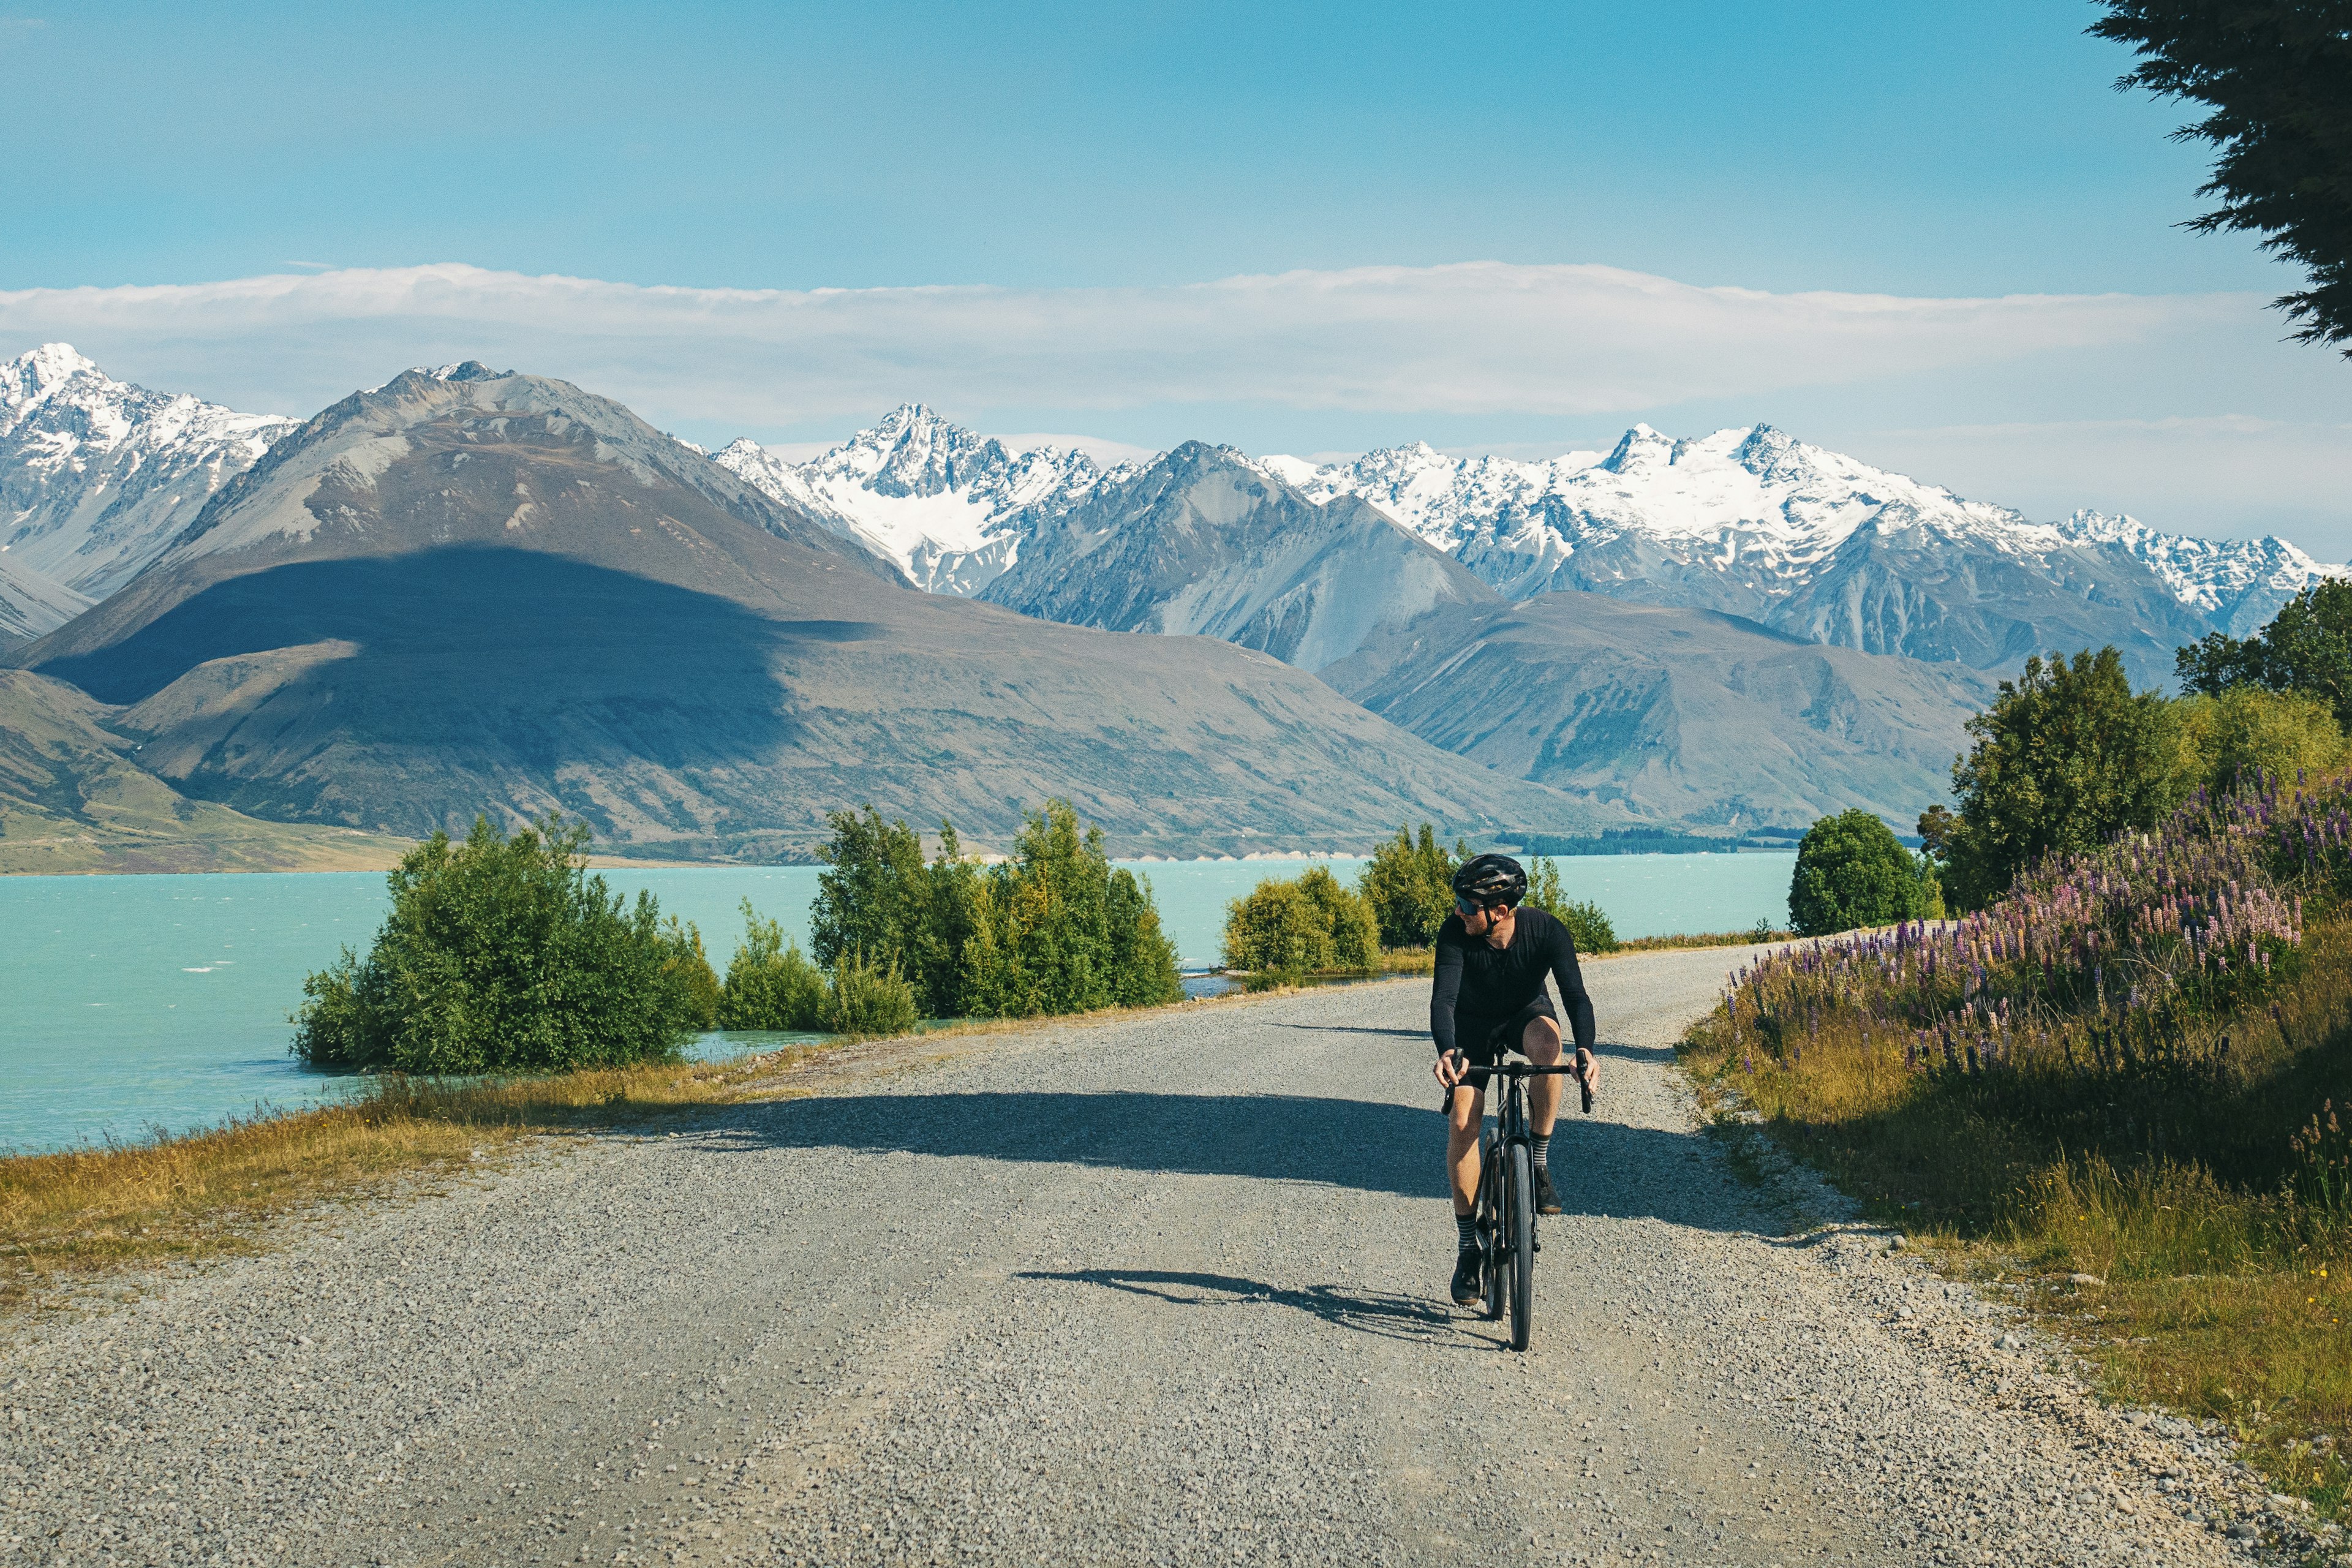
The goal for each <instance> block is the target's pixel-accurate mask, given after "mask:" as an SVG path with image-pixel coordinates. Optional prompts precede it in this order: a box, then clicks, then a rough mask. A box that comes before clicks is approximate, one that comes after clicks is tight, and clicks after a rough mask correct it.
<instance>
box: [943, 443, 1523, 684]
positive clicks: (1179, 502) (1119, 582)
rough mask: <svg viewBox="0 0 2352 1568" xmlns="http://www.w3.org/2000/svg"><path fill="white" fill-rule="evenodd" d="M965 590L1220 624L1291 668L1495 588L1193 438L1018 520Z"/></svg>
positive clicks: (1488, 598) (1196, 625)
mask: <svg viewBox="0 0 2352 1568" xmlns="http://www.w3.org/2000/svg"><path fill="white" fill-rule="evenodd" d="M981 596H982V598H985V599H987V600H989V601H991V602H992V603H994V604H1000V605H1007V606H1009V607H1010V608H1013V609H1016V610H1019V611H1021V612H1022V613H1023V614H1024V615H1031V616H1040V617H1043V618H1044V619H1046V620H1054V621H1063V622H1067V623H1069V624H1070V625H1073V626H1103V627H1106V628H1108V629H1109V630H1112V631H1139V632H1160V633H1164V634H1171V635H1190V634H1198V635H1200V636H1203V637H1222V638H1223V639H1224V640H1225V641H1227V642H1232V643H1239V644H1240V645H1241V646H1242V647H1252V648H1256V649H1258V650H1259V651H1261V652H1264V653H1270V654H1272V655H1274V657H1275V658H1279V659H1281V660H1283V661H1284V662H1285V663H1287V664H1295V665H1297V666H1298V667H1299V668H1303V669H1320V668H1323V667H1324V666H1325V665H1328V664H1330V663H1333V662H1334V661H1336V660H1338V659H1341V658H1346V657H1347V656H1348V655H1349V654H1351V653H1353V652H1355V651H1356V649H1357V648H1359V647H1362V646H1363V644H1364V642H1365V641H1366V640H1367V639H1368V638H1370V637H1375V636H1377V635H1379V634H1380V633H1381V632H1382V631H1385V630H1392V629H1394V628H1397V627H1400V626H1406V625H1408V624H1410V623H1411V622H1412V621H1413V620H1415V619H1416V618H1418V617H1420V616H1425V615H1427V614H1429V613H1430V612H1431V611H1432V610H1434V609H1437V608H1440V607H1442V606H1445V605H1468V604H1476V605H1486V604H1492V603H1496V602H1497V601H1496V595H1495V594H1494V592H1493V590H1491V589H1489V588H1487V587H1486V585H1485V584H1482V583H1480V582H1479V581H1478V579H1477V578H1475V577H1474V576H1472V575H1471V574H1469V573H1468V572H1467V571H1465V570H1464V569H1463V567H1462V566H1461V565H1460V564H1459V563H1456V562H1454V560H1452V559H1451V558H1450V557H1448V556H1446V555H1444V554H1442V553H1440V552H1437V551H1435V550H1433V549H1431V548H1430V547H1429V546H1427V545H1425V544H1423V543H1422V542H1421V541H1419V540H1417V539H1415V538H1413V537H1412V535H1411V534H1410V533H1407V532H1406V531H1404V530H1402V529H1401V528H1399V527H1397V526H1396V525H1395V524H1394V523H1392V522H1391V521H1389V520H1388V519H1387V518H1385V517H1383V516H1381V514H1380V513H1379V512H1378V511H1376V510H1373V509H1372V508H1371V507H1370V506H1367V505H1365V504H1363V503H1362V502H1360V501H1358V500H1353V499H1352V498H1348V497H1341V498H1339V499H1337V500H1333V501H1331V502H1329V503H1328V504H1318V503H1316V502H1313V501H1309V500H1306V499H1305V498H1304V497H1302V496H1300V495H1299V494H1298V493H1297V491H1296V490H1294V489H1291V488H1290V487H1289V486H1287V485H1286V484H1284V483H1283V482H1282V481H1281V480H1279V479H1276V478H1275V477H1274V476H1273V475H1272V474H1270V473H1268V472H1266V471H1265V469H1264V468H1261V467H1260V466H1258V465H1257V464H1255V463H1253V462H1251V461H1250V460H1249V459H1248V458H1244V457H1243V456H1242V455H1241V454H1240V453H1238V452H1235V451H1234V450H1233V449H1232V448H1231V447H1209V446H1204V445H1202V443H1200V442H1197V441H1194V442H1188V443H1186V444H1185V445H1184V446H1181V447H1178V448H1177V449H1176V450H1175V451H1173V452H1170V453H1166V454H1164V455H1162V456H1160V457H1159V458H1154V459H1153V460H1152V461H1151V462H1150V463H1148V464H1146V465H1144V466H1143V467H1142V468H1139V469H1138V470H1137V471H1135V472H1133V473H1132V474H1129V475H1128V476H1126V477H1124V478H1120V477H1112V478H1107V479H1104V480H1103V481H1102V482H1101V483H1100V484H1098V485H1097V486H1096V487H1095V489H1093V491H1092V492H1091V493H1090V494H1088V495H1087V496H1086V497H1084V498H1083V499H1082V500H1078V501H1077V502H1076V504H1075V505H1073V506H1071V507H1070V508H1069V509H1068V510H1065V511H1062V512H1060V513H1059V514H1058V515H1055V516H1053V517H1051V518H1045V519H1042V520H1037V521H1033V522H1032V524H1031V527H1030V531H1029V533H1028V536H1027V538H1026V539H1025V540H1024V542H1023V544H1022V548H1021V551H1020V554H1019V557H1018V559H1017V560H1015V562H1014V563H1013V564H1012V565H1011V566H1010V567H1008V568H1007V569H1006V570H1005V571H1004V572H1003V574H1000V575H999V576H998V577H997V578H996V579H995V580H994V581H992V583H990V584H988V586H987V587H986V588H984V589H982V591H981Z"/></svg>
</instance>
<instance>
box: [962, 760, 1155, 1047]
mask: <svg viewBox="0 0 2352 1568" xmlns="http://www.w3.org/2000/svg"><path fill="white" fill-rule="evenodd" d="M972 892H973V894H974V902H973V905H972V908H971V916H972V923H971V930H970V931H969V933H968V935H967V937H966V939H965V941H964V942H963V946H962V960H961V975H960V980H959V984H958V986H957V994H958V997H959V1000H960V1003H961V1008H960V1010H961V1011H962V1012H964V1013H966V1014H969V1015H972V1016H991V1017H1030V1016H1036V1015H1039V1014H1046V1013H1081V1012H1087V1011H1090V1010H1092V1009H1094V1008H1097V1007H1114V1006H1117V1007H1140V1006H1149V1005H1155V1004H1158V1003H1162V1002H1173V1001H1176V1000H1177V999H1179V998H1180V997H1181V996H1182V995H1183V994H1184V988H1183V984H1182V982H1181V980H1179V979H1178V977H1177V973H1176V944H1175V943H1173V942H1170V941H1169V940H1168V937H1167V934H1166V933H1165V932H1164V931H1161V930H1160V910H1159V906H1158V905H1156V904H1155V903H1153V901H1152V899H1151V888H1150V883H1148V882H1147V881H1145V880H1144V879H1141V878H1139V877H1137V876H1136V875H1135V874H1134V873H1132V872H1130V871H1128V870H1125V869H1123V868H1116V867H1113V866H1112V865H1111V863H1110V860H1109V858H1108V856H1107V855H1106V854H1105V853H1104V851H1103V847H1102V832H1101V830H1100V829H1098V828H1094V827H1084V828H1082V827H1081V826H1079V823H1078V814H1077V811H1076V807H1074V806H1072V805H1070V803H1069V802H1067V801H1065V800H1054V801H1048V802H1047V803H1046V804H1045V810H1043V811H1042V812H1030V813H1027V814H1025V815H1024V820H1023V824H1022V828H1021V832H1020V834H1019V836H1018V837H1016V838H1015V839H1014V841H1013V855H1012V858H1010V859H1008V860H1006V861H1005V862H1004V863H1003V864H1001V865H997V866H992V867H991V868H989V869H988V871H987V873H986V875H985V876H983V877H981V878H978V879H976V884H975V886H974V887H973V889H972Z"/></svg>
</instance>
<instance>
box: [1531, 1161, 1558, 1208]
mask: <svg viewBox="0 0 2352 1568" xmlns="http://www.w3.org/2000/svg"><path fill="white" fill-rule="evenodd" d="M1536 1213H1538V1214H1558V1213H1559V1194H1558V1193H1556V1192H1554V1191H1552V1190H1551V1167H1550V1166H1549V1165H1538V1166H1537V1167H1536Z"/></svg>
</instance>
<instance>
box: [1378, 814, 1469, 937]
mask: <svg viewBox="0 0 2352 1568" xmlns="http://www.w3.org/2000/svg"><path fill="white" fill-rule="evenodd" d="M1454 851H1455V853H1454V854H1453V855H1449V854H1447V853H1446V852H1445V851H1444V849H1443V848H1442V847H1439V845H1438V842H1437V834H1436V832H1435V830H1434V829H1433V828H1432V827H1431V826H1429V824H1427V823H1426V822H1424V823H1423V824H1422V825H1421V841H1420V842H1419V843H1417V844H1416V843H1415V842H1414V841H1413V838H1412V834H1411V833H1410V832H1409V831H1407V830H1406V829H1404V828H1402V827H1400V828H1398V829H1397V836H1396V837H1395V839H1394V840H1393V841H1392V842H1389V843H1384V844H1381V846H1379V847H1377V848H1375V849H1374V850H1373V851H1372V858H1371V860H1370V863H1369V864H1367V865H1366V866H1365V867H1364V868H1363V870H1362V872H1361V873H1360V874H1359V876H1358V879H1357V884H1356V885H1357V889H1358V890H1359V891H1360V892H1361V893H1362V895H1363V898H1364V901H1365V902H1366V903H1368V904H1370V906H1371V910H1372V918H1373V919H1374V920H1375V921H1378V922H1379V924H1380V931H1381V946H1383V947H1427V946H1428V945H1429V944H1430V943H1431V942H1434V941H1436V940H1437V928H1438V927H1440V926H1442V925H1444V923H1445V917H1446V916H1447V915H1449V914H1451V913H1453V912H1454V870H1455V868H1457V867H1459V866H1460V865H1461V864H1462V862H1463V861H1464V860H1465V859H1467V858H1469V855H1470V847H1469V846H1468V845H1466V844H1464V843H1461V842H1459V841H1457V842H1456V843H1455V844H1454Z"/></svg>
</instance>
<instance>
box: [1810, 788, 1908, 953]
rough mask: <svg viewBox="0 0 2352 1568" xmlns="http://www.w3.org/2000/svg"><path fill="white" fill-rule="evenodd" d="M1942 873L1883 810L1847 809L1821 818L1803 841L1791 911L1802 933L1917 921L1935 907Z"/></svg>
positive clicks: (1821, 934)
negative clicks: (1898, 833) (1906, 841)
mask: <svg viewBox="0 0 2352 1568" xmlns="http://www.w3.org/2000/svg"><path fill="white" fill-rule="evenodd" d="M1935 876H1936V873H1935V869H1934V868H1933V867H1932V866H1931V865H1930V864H1929V863H1928V862H1927V860H1926V859H1925V858H1921V857H1918V856H1915V855H1913V854H1912V853H1911V851H1909V850H1908V849H1906V848H1904V847H1903V845H1902V842H1901V841H1900V840H1899V839H1897V838H1896V837H1895V830H1894V829H1893V828H1890V827H1888V826H1886V824H1885V823H1884V822H1882V821H1880V820H1879V819H1878V816H1877V814H1875V813H1874V812H1868V811H1864V810H1861V809H1859V808H1857V809H1854V810H1852V811H1842V812H1840V813H1838V815H1837V816H1824V817H1822V819H1821V820H1820V821H1819V822H1816V823H1814V824H1813V826H1811V829H1809V830H1808V831H1807V832H1806V834H1805V837H1804V839H1803V841H1802V842H1801V843H1800V844H1799V845H1798V846H1797V870H1796V875H1795V876H1794V877H1792V878H1791V879H1790V882H1789V917H1790V921H1791V922H1792V923H1793V924H1794V925H1795V927H1796V930H1797V934H1798V935H1799V936H1828V935H1831V934H1832V933H1833V932H1836V931H1853V929H1854V928H1855V927H1857V926H1882V925H1893V924H1894V923H1895V921H1914V920H1918V919H1921V918H1922V917H1924V916H1926V915H1927V914H1928V913H1930V910H1929V908H1928V905H1929V901H1930V898H1929V896H1930V893H1931V891H1932V890H1933V889H1934V887H1935ZM1935 902H1937V904H1940V903H1941V902H1942V900H1941V899H1940V898H1937V899H1936V900H1935ZM1935 912H1940V910H1937V911H1935Z"/></svg>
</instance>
